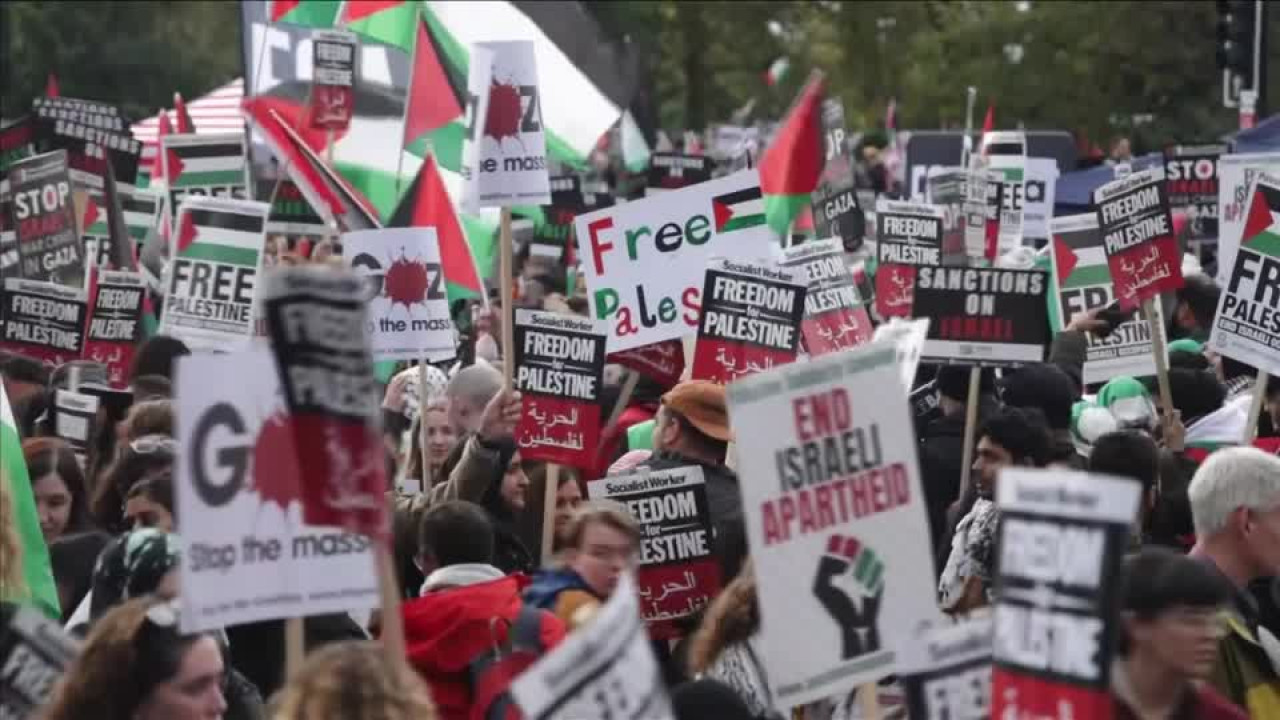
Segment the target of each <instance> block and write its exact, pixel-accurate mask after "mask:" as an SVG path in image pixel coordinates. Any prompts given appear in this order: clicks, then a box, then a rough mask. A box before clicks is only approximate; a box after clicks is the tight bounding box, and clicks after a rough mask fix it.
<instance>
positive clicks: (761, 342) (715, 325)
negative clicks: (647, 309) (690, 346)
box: [693, 260, 805, 383]
mask: <svg viewBox="0 0 1280 720" xmlns="http://www.w3.org/2000/svg"><path fill="white" fill-rule="evenodd" d="M798 275H799V274H798V273H796V272H794V271H792V270H788V269H783V270H779V269H777V268H775V267H774V266H772V265H766V264H760V263H738V262H734V261H733V260H722V261H720V262H718V263H715V264H714V265H712V266H711V267H709V268H707V279H706V285H705V286H704V287H703V289H702V296H703V305H702V317H701V319H700V320H699V322H698V343H697V346H696V349H695V350H694V353H693V377H694V378H697V379H699V380H712V381H715V382H719V383H727V382H730V381H732V380H735V379H737V378H739V377H742V376H743V375H748V374H750V373H753V372H761V371H763V370H768V369H770V368H773V367H776V366H781V365H786V364H787V363H789V362H791V361H793V360H795V358H796V353H797V352H798V351H799V349H800V319H801V317H802V316H803V315H804V300H805V286H804V281H803V280H802V279H799V278H798Z"/></svg>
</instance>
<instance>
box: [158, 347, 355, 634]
mask: <svg viewBox="0 0 1280 720" xmlns="http://www.w3.org/2000/svg"><path fill="white" fill-rule="evenodd" d="M218 377H221V378H235V381H234V382H222V383H219V382H210V381H209V379H210V378H218ZM176 383H177V387H176V388H175V389H176V391H177V395H176V396H177V398H178V403H177V414H178V440H179V446H178V447H179V458H178V462H177V463H176V465H175V468H174V472H175V480H176V482H177V493H178V496H177V502H178V512H179V513H181V515H182V529H183V536H182V537H183V541H184V543H185V545H186V550H185V556H184V558H183V562H182V565H181V574H182V583H181V587H182V603H183V613H182V626H183V630H184V631H186V632H194V631H200V630H208V629H210V628H218V627H225V626H228V625H238V624H240V623H247V622H257V621H261V620H273V619H279V618H287V617H302V616H306V615H316V614H320V613H332V612H345V611H348V610H363V609H367V608H372V607H376V606H377V605H378V584H377V577H376V575H375V573H374V567H375V565H374V561H373V547H372V544H371V541H370V540H369V539H368V538H365V537H363V536H360V535H355V534H350V533H346V532H342V531H340V530H337V529H334V528H326V527H320V526H317V525H310V524H307V523H306V522H305V521H304V520H303V518H302V508H301V505H300V503H301V499H302V488H301V477H302V475H301V474H300V471H299V466H298V462H297V452H296V451H295V445H294V437H293V434H292V432H291V428H290V423H289V414H288V411H287V410H286V409H285V404H284V399H283V397H282V395H281V393H282V391H281V387H280V376H279V374H278V373H277V370H276V367H275V361H274V359H273V358H272V356H271V351H270V350H269V349H267V348H265V347H253V348H249V349H246V350H244V351H240V352H234V353H229V354H225V355H213V354H197V355H192V356H189V357H184V358H181V359H179V360H178V370H177V376H176ZM321 452H327V451H326V450H322V451H321Z"/></svg>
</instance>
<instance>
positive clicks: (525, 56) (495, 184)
mask: <svg viewBox="0 0 1280 720" xmlns="http://www.w3.org/2000/svg"><path fill="white" fill-rule="evenodd" d="M486 58H487V60H488V62H486ZM467 93H468V94H469V95H470V96H471V100H470V102H469V103H468V106H469V107H471V106H474V108H475V110H474V111H469V112H468V113H467V123H468V124H467V130H468V131H469V132H468V136H469V137H470V140H471V143H470V145H468V146H467V147H466V148H465V149H464V157H465V158H466V160H465V162H464V172H463V177H464V178H466V180H467V184H466V192H465V193H464V198H463V206H464V207H465V208H485V207H500V206H510V205H550V204H551V177H550V175H548V173H547V139H546V133H545V132H544V130H543V126H542V108H541V105H540V104H539V93H538V69H537V64H536V62H535V60H534V52H533V41H531V40H516V41H510V42H486V43H476V44H475V45H474V46H473V47H472V49H471V64H470V72H469V74H468V77H467Z"/></svg>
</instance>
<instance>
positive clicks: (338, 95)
mask: <svg viewBox="0 0 1280 720" xmlns="http://www.w3.org/2000/svg"><path fill="white" fill-rule="evenodd" d="M311 47H312V49H311V127H314V128H320V129H323V130H344V129H346V127H347V125H349V124H350V123H351V114H352V113H353V112H354V111H355V78H356V55H357V52H356V51H357V49H358V48H359V45H358V42H357V40H356V34H355V33H353V32H350V31H347V30H316V31H315V32H314V33H312V35H311Z"/></svg>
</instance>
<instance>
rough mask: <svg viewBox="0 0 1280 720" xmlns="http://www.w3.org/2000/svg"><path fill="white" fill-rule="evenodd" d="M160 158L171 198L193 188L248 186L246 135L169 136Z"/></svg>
mask: <svg viewBox="0 0 1280 720" xmlns="http://www.w3.org/2000/svg"><path fill="white" fill-rule="evenodd" d="M160 156H161V157H162V158H163V160H164V176H165V180H166V182H167V183H168V188H169V192H170V197H173V196H174V194H175V193H176V192H178V191H182V190H187V189H190V188H197V187H198V188H243V187H245V183H246V182H248V178H247V174H246V171H247V167H246V165H247V163H248V160H247V159H246V157H245V153H244V136H243V135H194V134H186V135H177V134H175V135H168V136H166V137H165V138H164V140H162V141H161V144H160ZM174 211H175V212H176V211H177V208H176V207H175V208H174Z"/></svg>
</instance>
